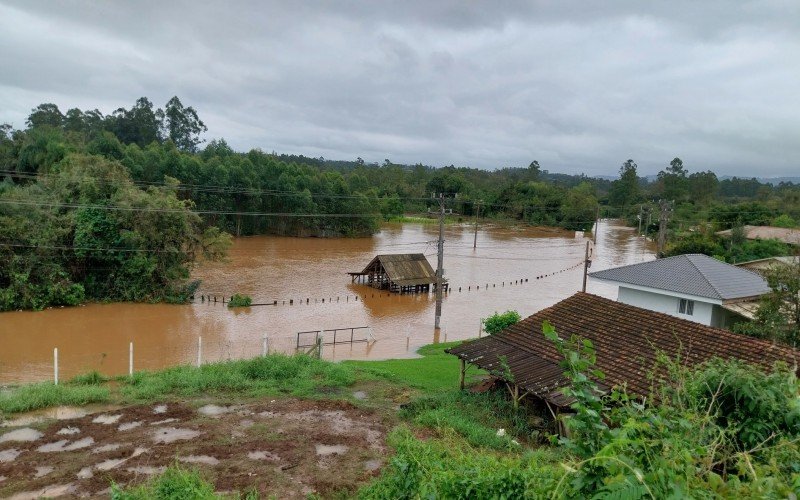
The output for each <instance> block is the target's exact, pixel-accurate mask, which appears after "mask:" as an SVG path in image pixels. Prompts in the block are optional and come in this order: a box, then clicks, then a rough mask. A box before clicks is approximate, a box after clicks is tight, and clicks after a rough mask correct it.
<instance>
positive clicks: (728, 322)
mask: <svg viewBox="0 0 800 500" xmlns="http://www.w3.org/2000/svg"><path fill="white" fill-rule="evenodd" d="M742 321H746V320H745V319H744V318H742V317H741V316H739V315H738V314H734V313H732V312H730V311H728V310H725V309H723V308H722V307H720V306H718V305H715V306H714V311H713V313H712V314H711V326H714V327H716V328H725V329H726V330H730V329H731V328H732V327H733V325H734V324H736V323H740V322H742Z"/></svg>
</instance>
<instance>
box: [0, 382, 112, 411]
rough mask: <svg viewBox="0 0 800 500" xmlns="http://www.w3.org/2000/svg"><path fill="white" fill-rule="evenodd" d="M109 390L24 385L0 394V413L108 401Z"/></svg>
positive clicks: (88, 386)
mask: <svg viewBox="0 0 800 500" xmlns="http://www.w3.org/2000/svg"><path fill="white" fill-rule="evenodd" d="M108 399H109V390H108V388H106V387H99V386H97V385H66V384H65V385H54V384H51V383H50V382H43V383H39V384H30V385H24V386H21V387H19V388H17V389H13V390H11V391H10V392H7V393H0V412H3V413H16V412H21V411H30V410H36V409H39V408H48V407H51V406H63V405H77V406H80V405H85V404H89V403H102V402H105V401H108Z"/></svg>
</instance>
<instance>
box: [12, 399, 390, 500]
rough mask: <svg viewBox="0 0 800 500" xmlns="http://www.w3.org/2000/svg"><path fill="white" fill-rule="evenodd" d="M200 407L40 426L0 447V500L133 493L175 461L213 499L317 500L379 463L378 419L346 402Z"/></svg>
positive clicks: (135, 410) (364, 476)
mask: <svg viewBox="0 0 800 500" xmlns="http://www.w3.org/2000/svg"><path fill="white" fill-rule="evenodd" d="M200 408H203V409H204V410H203V411H198V409H197V408H196V407H193V406H191V405H189V404H186V403H175V402H170V403H168V404H159V405H142V406H131V407H127V408H117V409H114V410H113V413H105V414H100V415H98V414H92V415H83V416H78V417H76V418H73V419H64V420H48V421H45V422H42V423H41V424H40V425H37V428H38V430H37V431H36V432H38V434H36V439H34V440H32V441H27V440H14V441H11V440H10V438H7V440H8V441H7V442H3V443H0V477H4V478H5V479H4V480H3V481H2V482H0V497H2V498H5V497H13V496H14V495H22V497H31V498H35V497H36V496H37V495H39V496H41V495H42V494H43V493H47V494H52V493H63V494H66V495H69V496H85V497H107V494H108V487H109V484H110V482H111V481H114V482H116V483H118V484H138V483H141V482H143V481H146V480H147V479H148V478H149V477H151V476H152V475H153V474H158V473H160V472H163V470H164V469H165V468H166V467H168V466H169V465H171V464H174V463H176V462H181V463H182V464H183V466H184V467H192V468H197V469H199V470H200V471H201V472H202V473H203V474H204V476H205V477H206V478H208V479H209V480H210V481H211V482H213V483H214V484H215V487H216V488H217V490H218V491H244V490H248V489H253V488H254V489H256V490H258V491H259V492H260V493H261V494H262V495H263V496H265V497H269V496H275V497H277V498H304V497H306V496H307V495H308V494H309V493H314V492H316V493H318V494H320V495H322V496H323V497H326V496H332V495H341V494H344V495H346V494H347V493H352V492H354V491H355V489H356V488H357V487H358V485H359V484H361V483H363V482H365V481H367V480H369V479H370V478H371V477H373V476H374V475H375V474H377V473H378V469H379V467H380V464H381V463H383V461H384V459H385V453H386V448H385V444H384V438H385V434H386V428H387V427H386V424H385V423H384V422H385V421H386V415H384V414H382V413H379V412H378V411H376V410H371V409H364V408H360V407H358V406H355V405H353V404H351V403H348V402H342V401H304V400H297V399H278V400H271V401H262V402H257V403H251V404H245V405H240V404H237V405H236V406H233V407H231V406H215V405H213V404H207V405H205V406H202V407H200ZM22 429H24V427H22ZM65 429H69V431H68V432H65ZM17 430H20V429H15V428H13V427H12V428H11V429H9V430H8V431H6V433H8V432H16V431H17ZM13 436H19V437H23V438H30V437H31V436H34V434H32V433H30V431H28V430H24V431H22V432H17V433H16V434H13Z"/></svg>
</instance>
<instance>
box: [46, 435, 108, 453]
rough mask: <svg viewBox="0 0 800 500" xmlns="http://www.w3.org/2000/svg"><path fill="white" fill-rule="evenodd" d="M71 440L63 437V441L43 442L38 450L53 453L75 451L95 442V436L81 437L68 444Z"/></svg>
mask: <svg viewBox="0 0 800 500" xmlns="http://www.w3.org/2000/svg"><path fill="white" fill-rule="evenodd" d="M67 443H69V441H67V440H66V439H62V440H61V441H56V442H55V443H47V444H43V445H42V446H40V447H39V448H37V449H36V451H38V452H41V453H52V452H61V451H75V450H80V449H81V448H86V447H88V446H91V445H93V444H94V438H93V437H85V438H83V439H79V440H77V441H75V442H73V443H70V444H67Z"/></svg>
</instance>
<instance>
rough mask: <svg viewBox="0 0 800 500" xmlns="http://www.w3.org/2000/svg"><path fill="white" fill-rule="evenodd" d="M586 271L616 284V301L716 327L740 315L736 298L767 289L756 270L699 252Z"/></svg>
mask: <svg viewBox="0 0 800 500" xmlns="http://www.w3.org/2000/svg"><path fill="white" fill-rule="evenodd" d="M589 276H591V277H592V278H593V279H596V280H600V281H604V282H607V283H612V284H616V285H619V295H618V296H617V301H618V302H623V303H625V304H630V305H632V306H637V307H641V308H644V309H650V310H651V311H657V312H661V313H666V314H670V315H672V316H677V317H679V318H684V319H688V320H692V321H696V322H698V323H702V324H704V325H708V326H713V327H716V328H728V327H730V326H731V325H732V324H733V323H735V322H737V321H741V320H742V319H743V318H742V317H741V315H740V314H739V313H738V311H737V307H736V304H738V303H741V302H748V301H752V300H754V299H756V298H758V297H760V296H762V295H764V294H765V293H769V291H770V288H769V286H768V285H767V282H766V280H765V279H764V278H762V277H761V275H759V274H757V273H755V272H753V271H749V270H747V269H742V268H740V267H736V266H732V265H730V264H726V263H724V262H721V261H719V260H717V259H714V258H712V257H708V256H707V255H701V254H690V255H678V256H675V257H668V258H665V259H658V260H653V261H649V262H642V263H639V264H632V265H629V266H622V267H615V268H612V269H606V270H604V271H597V272H594V273H591V274H590V275H589Z"/></svg>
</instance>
